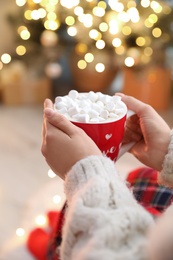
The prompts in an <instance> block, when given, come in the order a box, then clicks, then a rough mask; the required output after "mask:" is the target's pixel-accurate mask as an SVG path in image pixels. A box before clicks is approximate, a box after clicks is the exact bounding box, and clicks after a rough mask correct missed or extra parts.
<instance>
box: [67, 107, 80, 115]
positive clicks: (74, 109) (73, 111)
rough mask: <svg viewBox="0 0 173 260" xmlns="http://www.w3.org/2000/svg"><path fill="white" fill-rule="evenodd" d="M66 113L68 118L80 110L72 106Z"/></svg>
mask: <svg viewBox="0 0 173 260" xmlns="http://www.w3.org/2000/svg"><path fill="white" fill-rule="evenodd" d="M67 112H68V114H69V115H70V116H74V115H76V114H78V113H79V112H80V109H79V108H78V107H77V106H74V107H70V108H69V109H68V111H67Z"/></svg>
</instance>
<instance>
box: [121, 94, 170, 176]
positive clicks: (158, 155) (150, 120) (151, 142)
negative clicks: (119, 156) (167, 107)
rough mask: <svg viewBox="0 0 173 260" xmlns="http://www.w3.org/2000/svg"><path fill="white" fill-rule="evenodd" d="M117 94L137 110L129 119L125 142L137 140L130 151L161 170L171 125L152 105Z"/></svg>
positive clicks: (131, 108)
mask: <svg viewBox="0 0 173 260" xmlns="http://www.w3.org/2000/svg"><path fill="white" fill-rule="evenodd" d="M117 95H119V96H121V99H122V101H123V102H124V103H125V104H126V105H127V108H128V109H130V110H132V111H134V112H135V115H133V116H131V117H129V118H128V119H127V122H126V129H125V136H124V139H123V143H129V142H132V141H135V145H134V146H133V147H132V148H131V150H130V151H129V152H130V153H132V154H133V155H134V156H135V157H136V158H137V159H138V160H139V161H140V162H142V163H143V164H145V165H147V166H149V167H151V168H154V169H156V170H158V171H161V170H162V164H163V160H164V157H165V155H166V153H167V151H168V145H169V142H170V131H171V130H170V127H169V126H168V124H167V123H166V122H165V121H164V120H163V118H162V117H161V116H160V115H159V114H158V113H157V112H156V111H155V110H154V109H153V108H152V107H151V106H150V105H148V104H145V103H143V102H141V101H139V100H137V99H136V98H134V97H131V96H126V95H124V94H121V93H118V94H117Z"/></svg>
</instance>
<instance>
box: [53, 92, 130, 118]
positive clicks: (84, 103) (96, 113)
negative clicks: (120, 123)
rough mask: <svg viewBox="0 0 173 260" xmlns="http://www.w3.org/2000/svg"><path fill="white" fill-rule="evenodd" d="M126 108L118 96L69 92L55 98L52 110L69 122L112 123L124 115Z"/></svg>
mask: <svg viewBox="0 0 173 260" xmlns="http://www.w3.org/2000/svg"><path fill="white" fill-rule="evenodd" d="M125 107H126V106H125V105H124V103H122V102H121V97H119V96H109V95H104V94H102V93H101V92H96V93H95V92H93V91H90V92H89V93H78V92H77V91H76V90H71V91H69V93H68V95H66V96H64V97H56V98H55V104H54V109H55V110H58V111H59V113H61V114H63V115H65V116H66V117H67V118H68V119H69V120H72V121H77V122H82V123H88V122H92V123H99V122H105V121H114V120H116V119H118V118H120V117H121V116H122V115H124V111H125V109H126V108H125Z"/></svg>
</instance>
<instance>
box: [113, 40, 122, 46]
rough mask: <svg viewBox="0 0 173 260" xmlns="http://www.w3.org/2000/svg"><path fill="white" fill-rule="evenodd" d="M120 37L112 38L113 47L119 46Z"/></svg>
mask: <svg viewBox="0 0 173 260" xmlns="http://www.w3.org/2000/svg"><path fill="white" fill-rule="evenodd" d="M121 43H122V42H121V39H120V38H114V39H113V41H112V45H113V46H114V47H119V46H121Z"/></svg>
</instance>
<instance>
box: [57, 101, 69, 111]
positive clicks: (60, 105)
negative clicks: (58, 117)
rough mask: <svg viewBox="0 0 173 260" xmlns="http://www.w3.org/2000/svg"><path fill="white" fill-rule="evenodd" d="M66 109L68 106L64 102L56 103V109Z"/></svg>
mask: <svg viewBox="0 0 173 260" xmlns="http://www.w3.org/2000/svg"><path fill="white" fill-rule="evenodd" d="M64 107H66V104H65V103H64V102H63V101H60V102H58V103H55V108H56V109H58V110H59V109H61V108H64Z"/></svg>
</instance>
